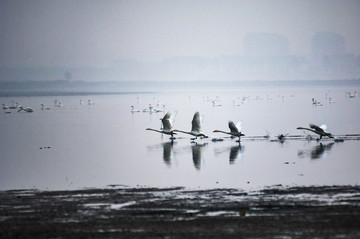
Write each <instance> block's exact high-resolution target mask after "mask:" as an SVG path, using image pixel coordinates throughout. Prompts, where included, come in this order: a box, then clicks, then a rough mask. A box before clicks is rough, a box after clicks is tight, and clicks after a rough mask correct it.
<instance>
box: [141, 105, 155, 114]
mask: <svg viewBox="0 0 360 239" xmlns="http://www.w3.org/2000/svg"><path fill="white" fill-rule="evenodd" d="M142 112H144V113H146V112H149V113H152V112H153V107H152V105H151V104H149V108H145V109H143V110H142Z"/></svg>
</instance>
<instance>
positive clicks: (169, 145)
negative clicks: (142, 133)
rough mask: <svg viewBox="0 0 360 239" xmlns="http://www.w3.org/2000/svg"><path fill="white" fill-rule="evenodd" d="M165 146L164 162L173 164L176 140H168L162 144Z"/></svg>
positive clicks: (169, 164)
mask: <svg viewBox="0 0 360 239" xmlns="http://www.w3.org/2000/svg"><path fill="white" fill-rule="evenodd" d="M162 146H163V160H164V163H165V164H166V165H168V166H171V161H172V160H173V158H174V150H173V147H174V141H173V140H171V141H170V142H166V143H163V144H162Z"/></svg>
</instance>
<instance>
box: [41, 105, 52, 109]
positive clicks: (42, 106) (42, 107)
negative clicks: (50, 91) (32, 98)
mask: <svg viewBox="0 0 360 239" xmlns="http://www.w3.org/2000/svg"><path fill="white" fill-rule="evenodd" d="M41 110H50V108H49V107H45V106H44V104H41Z"/></svg>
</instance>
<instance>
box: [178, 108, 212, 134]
mask: <svg viewBox="0 0 360 239" xmlns="http://www.w3.org/2000/svg"><path fill="white" fill-rule="evenodd" d="M191 125H192V127H191V131H190V132H187V131H182V130H177V129H175V130H174V132H180V133H184V134H190V135H192V136H195V138H192V139H191V140H195V139H197V137H204V138H208V136H206V135H205V134H204V133H203V132H202V130H201V123H200V113H199V112H196V113H195V114H194V117H193V120H192V121H191Z"/></svg>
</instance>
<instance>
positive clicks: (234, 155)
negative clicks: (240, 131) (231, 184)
mask: <svg viewBox="0 0 360 239" xmlns="http://www.w3.org/2000/svg"><path fill="white" fill-rule="evenodd" d="M243 152H244V147H243V146H241V144H239V145H236V146H232V147H231V148H230V154H229V163H230V164H234V163H235V160H236V159H238V158H239V159H240V160H241V159H242V154H243Z"/></svg>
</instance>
